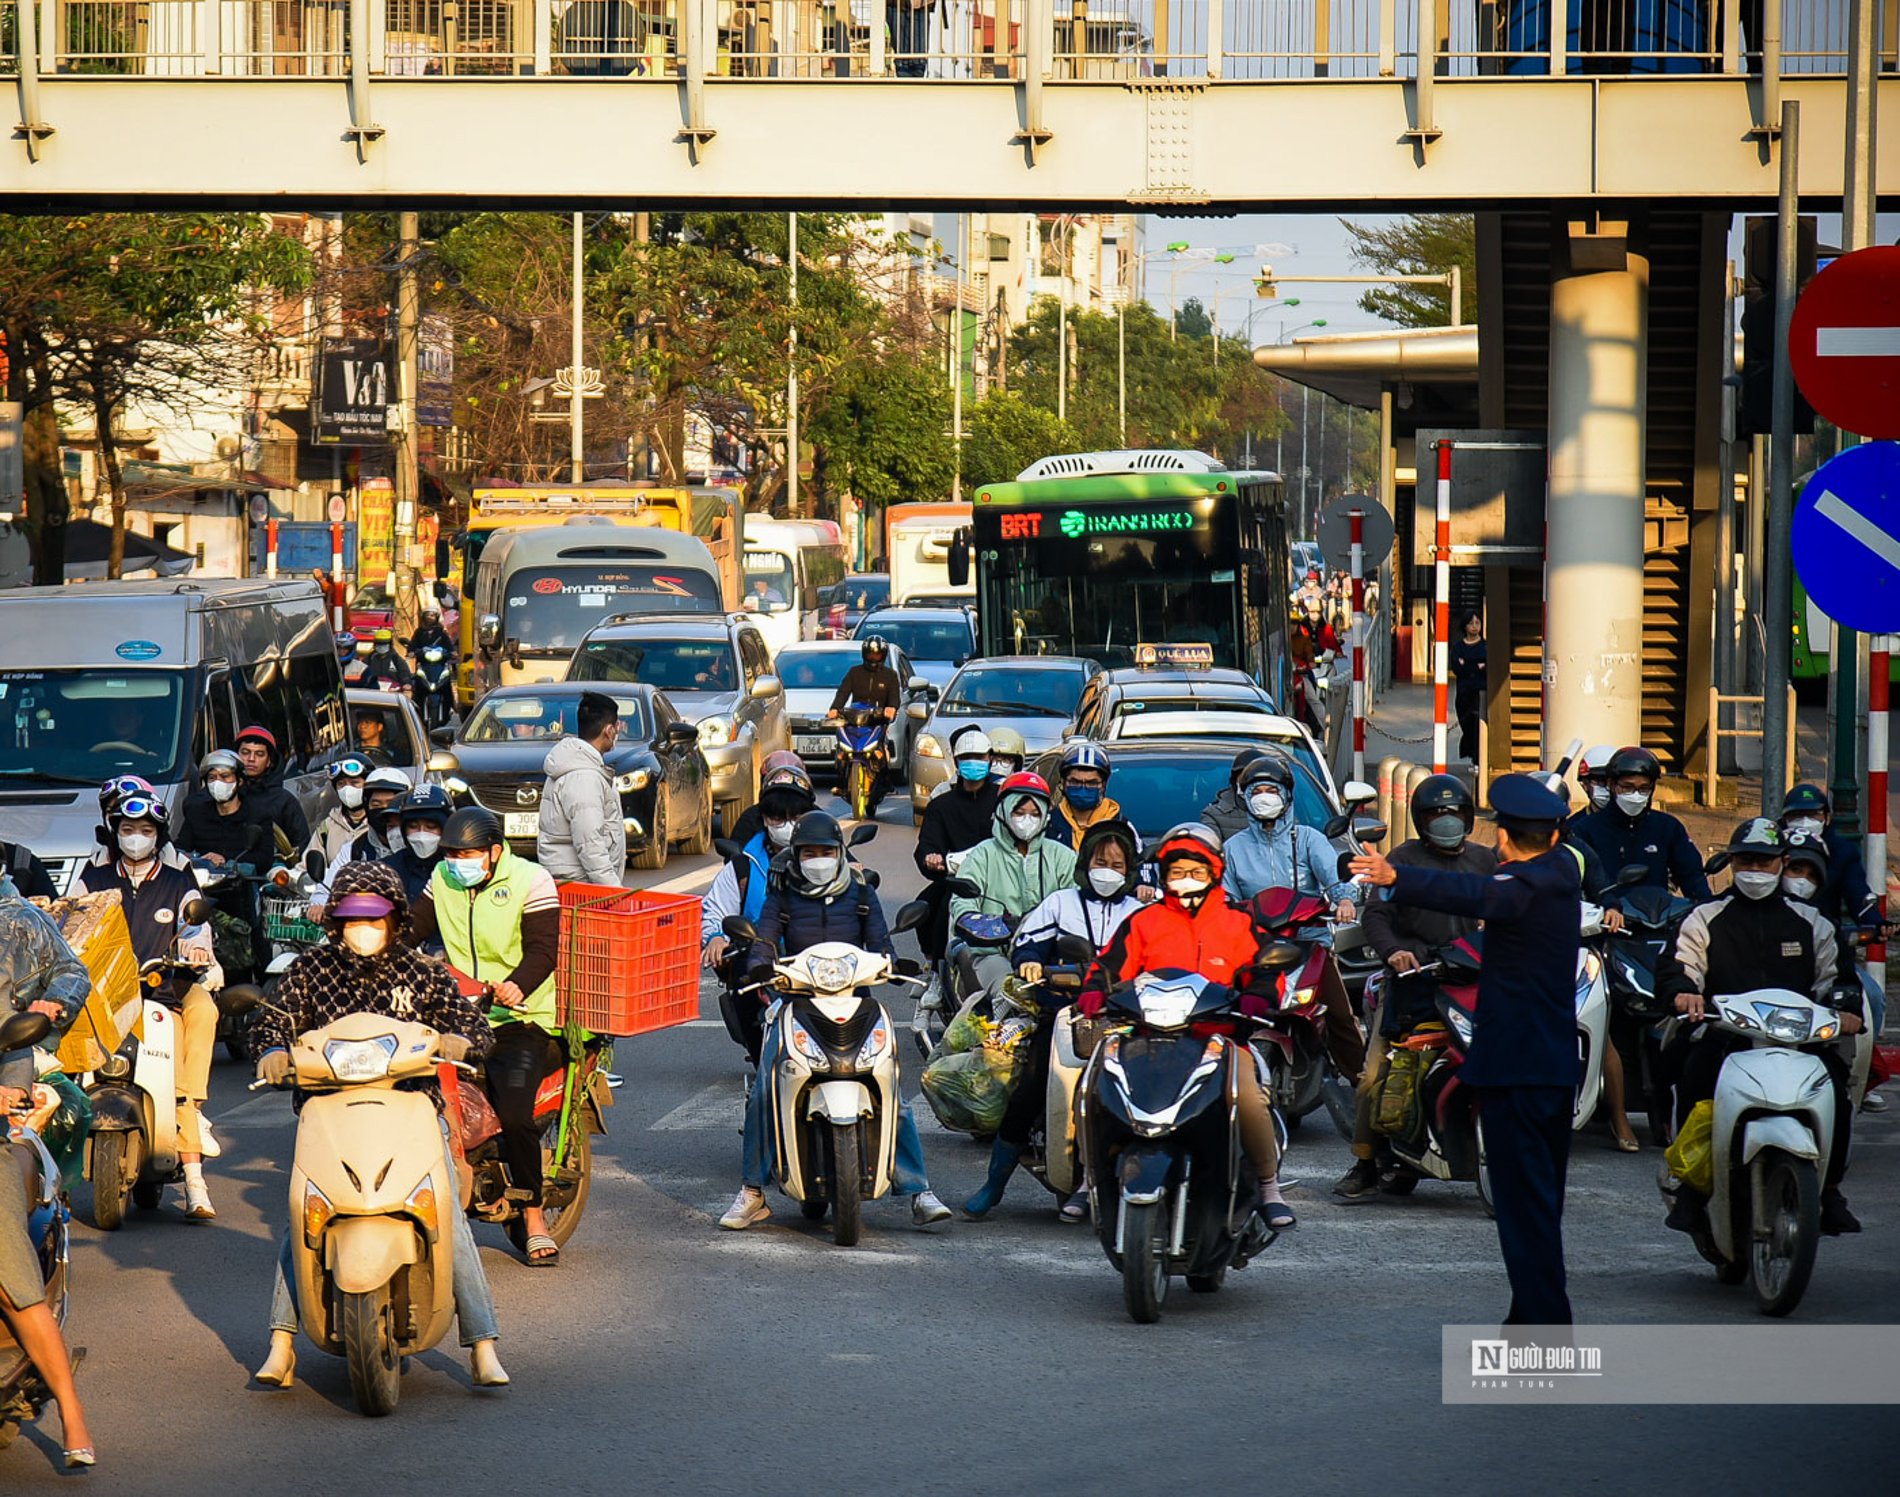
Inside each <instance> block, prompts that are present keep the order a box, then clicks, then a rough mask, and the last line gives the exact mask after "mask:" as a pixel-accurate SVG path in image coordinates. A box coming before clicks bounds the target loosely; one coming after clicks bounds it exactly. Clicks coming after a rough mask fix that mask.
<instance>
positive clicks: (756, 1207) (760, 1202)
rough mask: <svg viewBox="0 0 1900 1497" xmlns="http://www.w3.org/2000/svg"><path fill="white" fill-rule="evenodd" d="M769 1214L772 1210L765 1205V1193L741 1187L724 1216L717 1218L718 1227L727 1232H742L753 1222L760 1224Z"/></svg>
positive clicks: (748, 1187) (749, 1187) (745, 1186)
mask: <svg viewBox="0 0 1900 1497" xmlns="http://www.w3.org/2000/svg"><path fill="white" fill-rule="evenodd" d="M771 1214H772V1208H771V1207H770V1206H768V1205H766V1204H765V1192H764V1191H762V1190H755V1189H754V1188H753V1187H752V1186H750V1185H743V1186H741V1187H740V1188H739V1193H738V1194H737V1195H736V1196H734V1197H733V1198H732V1204H731V1205H730V1206H728V1207H727V1208H726V1214H725V1215H724V1216H722V1217H720V1218H719V1225H720V1226H722V1227H724V1228H725V1229H726V1230H727V1231H728V1232H743V1231H745V1229H746V1228H747V1227H749V1226H751V1225H752V1224H753V1223H754V1222H762V1221H764V1220H765V1219H766V1218H767V1217H768V1216H770V1215H771Z"/></svg>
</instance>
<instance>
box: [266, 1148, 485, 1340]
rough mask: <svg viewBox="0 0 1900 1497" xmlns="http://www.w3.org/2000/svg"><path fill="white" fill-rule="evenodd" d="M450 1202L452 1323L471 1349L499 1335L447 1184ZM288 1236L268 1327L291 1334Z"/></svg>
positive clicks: (456, 1195)
mask: <svg viewBox="0 0 1900 1497" xmlns="http://www.w3.org/2000/svg"><path fill="white" fill-rule="evenodd" d="M441 1121H442V1155H443V1158H444V1159H445V1160H446V1161H447V1162H448V1170H449V1180H450V1181H451V1182H454V1181H455V1155H454V1152H453V1150H451V1149H450V1147H449V1125H448V1122H447V1120H441ZM451 1194H452V1197H453V1198H452V1199H450V1200H449V1201H447V1202H445V1203H444V1204H445V1205H446V1206H447V1207H448V1211H449V1220H450V1222H451V1223H452V1225H451V1226H450V1228H449V1230H450V1232H451V1233H452V1234H453V1235H452V1237H451V1239H450V1240H451V1242H452V1243H453V1244H454V1249H455V1269H454V1274H455V1323H456V1328H457V1329H458V1330H459V1331H460V1332H461V1338H462V1345H464V1346H473V1345H474V1344H475V1343H476V1342H477V1341H492V1340H494V1339H495V1338H496V1337H497V1336H499V1335H500V1334H501V1330H500V1328H499V1327H498V1326H497V1325H496V1324H495V1297H494V1296H493V1295H492V1294H490V1293H489V1292H488V1275H487V1274H486V1273H485V1272H483V1270H482V1255H481V1254H480V1253H479V1252H478V1251H477V1250H476V1247H475V1234H474V1232H473V1231H471V1230H470V1228H469V1225H468V1217H467V1216H466V1215H464V1214H463V1212H462V1208H461V1201H460V1192H459V1190H457V1189H456V1188H455V1186H454V1184H453V1183H451ZM290 1233H291V1228H290V1227H285V1228H284V1236H283V1240H282V1242H281V1243H279V1245H278V1248H277V1282H276V1283H275V1284H274V1285H272V1286H271V1296H270V1328H271V1329H272V1330H273V1331H290V1332H293V1333H294V1332H295V1331H296V1329H297V1302H296V1300H295V1299H294V1298H293V1297H292V1296H291V1292H290Z"/></svg>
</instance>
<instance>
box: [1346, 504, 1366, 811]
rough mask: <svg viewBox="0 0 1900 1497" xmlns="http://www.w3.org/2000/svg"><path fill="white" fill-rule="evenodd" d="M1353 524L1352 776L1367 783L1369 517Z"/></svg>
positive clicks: (1354, 518) (1358, 516)
mask: <svg viewBox="0 0 1900 1497" xmlns="http://www.w3.org/2000/svg"><path fill="white" fill-rule="evenodd" d="M1347 519H1348V520H1350V521H1351V522H1352V619H1351V621H1350V623H1349V624H1348V626H1347V636H1348V638H1349V639H1350V640H1351V641H1352V643H1351V649H1352V777H1353V778H1354V779H1355V780H1359V781H1361V782H1362V783H1363V781H1364V780H1365V777H1366V644H1365V639H1364V638H1363V637H1362V632H1361V631H1362V630H1363V629H1364V628H1365V610H1366V546H1365V531H1366V517H1365V512H1364V511H1363V510H1357V509H1355V510H1353V511H1352V512H1351V513H1350V514H1349V515H1348V516H1347Z"/></svg>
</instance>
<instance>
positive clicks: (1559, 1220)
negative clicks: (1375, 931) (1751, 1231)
mask: <svg viewBox="0 0 1900 1497" xmlns="http://www.w3.org/2000/svg"><path fill="white" fill-rule="evenodd" d="M1491 809H1492V810H1493V811H1494V812H1495V813H1496V815H1497V824H1498V871H1497V872H1496V873H1495V874H1493V875H1492V876H1491V877H1489V878H1485V877H1482V876H1480V875H1477V874H1469V873H1449V872H1444V871H1441V870H1438V869H1430V868H1418V867H1406V868H1395V867H1393V865H1392V864H1391V863H1389V862H1387V861H1386V859H1384V858H1383V857H1381V856H1380V855H1379V854H1377V853H1367V854H1365V855H1364V856H1362V857H1359V858H1355V859H1354V860H1353V865H1352V871H1353V872H1354V873H1355V874H1357V875H1359V876H1360V877H1362V878H1364V879H1366V880H1367V881H1368V882H1370V883H1373V884H1378V885H1383V886H1386V887H1388V888H1389V889H1390V891H1391V892H1390V894H1389V896H1388V897H1389V898H1391V899H1394V900H1396V901H1397V902H1398V903H1400V904H1412V905H1419V906H1421V907H1423V908H1425V909H1431V910H1439V911H1442V912H1443V913H1445V914H1448V915H1467V916H1476V917H1478V918H1480V919H1482V920H1483V921H1484V927H1485V929H1484V970H1483V973H1482V975H1481V976H1480V978H1479V980H1478V1010H1477V1014H1476V1016H1475V1020H1474V1026H1473V1027H1474V1030H1475V1034H1474V1037H1473V1039H1472V1043H1471V1047H1470V1050H1469V1053H1467V1055H1466V1056H1465V1063H1464V1069H1463V1071H1462V1073H1461V1075H1462V1079H1463V1081H1464V1082H1465V1084H1466V1085H1467V1086H1471V1087H1475V1088H1476V1089H1477V1095H1478V1115H1479V1117H1480V1119H1481V1120H1482V1122H1483V1126H1484V1144H1485V1158H1486V1163H1487V1166H1488V1168H1489V1171H1490V1176H1491V1198H1492V1203H1493V1205H1494V1206H1495V1208H1496V1212H1497V1222H1498V1246H1499V1248H1500V1249H1502V1251H1503V1254H1504V1267H1505V1271H1506V1272H1507V1273H1508V1274H1509V1275H1510V1277H1511V1313H1510V1315H1509V1316H1508V1317H1507V1318H1506V1320H1505V1324H1507V1325H1568V1324H1570V1299H1569V1296H1568V1295H1567V1294H1566V1293H1565V1291H1564V1244H1563V1210H1564V1172H1565V1169H1566V1168H1567V1166H1568V1164H1569V1161H1570V1112H1571V1105H1572V1102H1573V1100H1574V1098H1575V1096H1576V1088H1577V1043H1576V1016H1575V1012H1574V1009H1573V1004H1574V1001H1575V996H1576V978H1577V946H1578V924H1579V920H1580V917H1581V914H1582V911H1581V909H1580V904H1581V876H1580V873H1579V871H1578V865H1577V859H1576V857H1575V856H1573V855H1572V853H1571V851H1570V850H1569V849H1568V848H1567V847H1564V846H1563V845H1561V844H1560V843H1559V841H1558V840H1557V824H1558V822H1560V821H1561V820H1562V819H1563V815H1564V803H1563V801H1562V800H1561V799H1559V798H1558V797H1557V796H1556V795H1555V794H1553V793H1552V792H1551V791H1550V790H1549V789H1548V788H1546V786H1545V784H1544V782H1543V781H1542V780H1541V779H1538V778H1535V777H1533V776H1531V775H1522V774H1507V775H1501V776H1499V777H1498V779H1496V780H1495V781H1493V782H1492V785H1491Z"/></svg>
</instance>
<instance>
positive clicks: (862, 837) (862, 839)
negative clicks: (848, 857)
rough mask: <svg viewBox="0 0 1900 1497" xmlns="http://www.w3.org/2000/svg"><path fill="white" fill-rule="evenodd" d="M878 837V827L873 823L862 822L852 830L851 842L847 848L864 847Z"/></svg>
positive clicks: (847, 844)
mask: <svg viewBox="0 0 1900 1497" xmlns="http://www.w3.org/2000/svg"><path fill="white" fill-rule="evenodd" d="M876 835H877V827H876V826H875V825H874V824H873V823H871V822H868V821H861V822H859V823H858V824H857V825H856V826H854V827H853V828H852V829H851V837H850V840H849V841H848V842H847V843H846V844H845V845H846V846H847V847H862V846H864V844H865V843H867V842H869V841H870V840H871V839H872V838H873V837H875V836H876Z"/></svg>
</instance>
